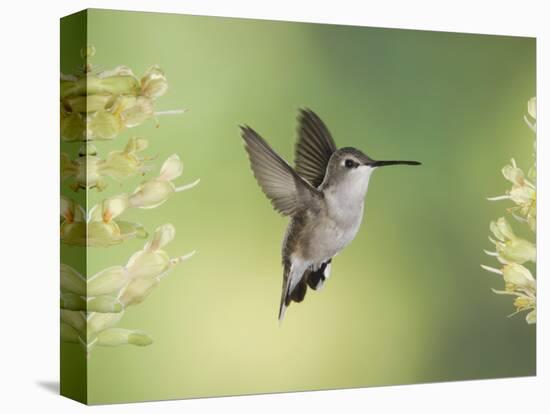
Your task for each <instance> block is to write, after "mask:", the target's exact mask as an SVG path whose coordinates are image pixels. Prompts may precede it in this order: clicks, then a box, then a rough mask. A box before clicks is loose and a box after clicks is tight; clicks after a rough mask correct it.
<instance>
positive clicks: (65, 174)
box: [61, 137, 150, 191]
mask: <svg viewBox="0 0 550 414" xmlns="http://www.w3.org/2000/svg"><path fill="white" fill-rule="evenodd" d="M147 145H148V142H147V140H146V139H144V138H138V137H132V138H130V139H129V140H128V143H127V144H126V147H125V148H124V149H123V150H121V151H111V152H110V153H109V154H107V157H106V159H101V158H100V157H98V156H97V149H96V147H95V145H94V144H92V143H89V142H88V143H85V144H83V145H82V146H81V147H80V151H79V154H78V158H76V159H74V160H71V159H70V157H69V155H68V154H67V153H64V152H63V153H61V180H65V179H68V178H72V179H73V183H72V184H71V188H72V189H73V190H75V191H78V190H79V189H86V188H88V189H92V188H95V189H97V190H98V191H101V190H103V189H104V188H105V187H106V186H107V182H106V180H105V178H106V177H109V178H112V179H114V180H117V181H123V180H125V179H127V178H130V177H133V176H134V175H137V174H142V175H143V174H145V173H146V172H147V171H148V170H149V167H148V166H147V165H146V164H145V162H146V161H149V160H150V158H145V157H141V156H139V152H141V151H143V150H144V149H146V148H147Z"/></svg>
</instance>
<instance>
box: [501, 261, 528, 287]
mask: <svg viewBox="0 0 550 414" xmlns="http://www.w3.org/2000/svg"><path fill="white" fill-rule="evenodd" d="M502 275H503V277H504V281H505V282H506V283H510V284H512V285H513V286H517V287H521V288H525V289H534V288H535V279H534V278H533V276H532V275H531V272H530V271H529V270H528V269H527V268H526V267H524V266H522V265H519V264H517V263H510V264H507V265H504V267H503V268H502Z"/></svg>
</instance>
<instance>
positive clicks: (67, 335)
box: [59, 322, 80, 344]
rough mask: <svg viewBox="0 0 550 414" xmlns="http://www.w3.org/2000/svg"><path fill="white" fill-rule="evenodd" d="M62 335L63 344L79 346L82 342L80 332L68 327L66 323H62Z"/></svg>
mask: <svg viewBox="0 0 550 414" xmlns="http://www.w3.org/2000/svg"><path fill="white" fill-rule="evenodd" d="M59 328H60V333H61V340H62V341H63V342H70V343H75V344H78V343H79V342H80V340H79V338H78V331H77V330H76V329H74V328H73V327H72V326H70V325H67V324H66V323H64V322H61V325H60V327H59Z"/></svg>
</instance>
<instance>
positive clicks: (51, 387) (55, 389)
mask: <svg viewBox="0 0 550 414" xmlns="http://www.w3.org/2000/svg"><path fill="white" fill-rule="evenodd" d="M36 385H38V386H39V387H40V388H42V389H44V390H46V391H48V392H51V393H53V394H56V395H59V381H36Z"/></svg>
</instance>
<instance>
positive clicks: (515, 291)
mask: <svg viewBox="0 0 550 414" xmlns="http://www.w3.org/2000/svg"><path fill="white" fill-rule="evenodd" d="M527 110H528V114H529V116H527V115H526V116H525V118H524V119H525V122H526V123H527V125H528V126H529V127H530V128H531V129H532V130H533V132H535V133H536V98H532V99H530V100H529V102H528V105H527ZM535 148H536V146H535ZM502 175H503V176H504V178H506V179H507V180H508V181H510V182H511V183H512V187H511V188H510V189H509V190H508V191H506V193H505V194H504V195H501V196H497V197H490V198H489V200H491V201H498V200H511V201H512V202H513V203H514V206H513V207H511V208H509V209H508V212H510V213H511V215H512V217H513V218H514V219H516V221H517V222H519V223H525V224H527V225H528V227H529V229H530V230H531V231H532V232H533V233H535V232H536V225H537V210H536V197H537V191H536V164H533V166H532V167H531V168H530V169H529V172H528V174H527V175H526V174H525V173H524V172H523V170H522V169H521V168H519V167H518V166H517V165H516V162H515V160H514V159H512V161H511V163H510V164H509V165H506V166H505V167H504V168H503V169H502ZM489 228H490V230H491V232H492V233H493V237H489V240H490V241H491V243H493V244H494V246H495V250H494V251H488V250H485V253H486V254H487V255H489V256H494V257H495V258H496V259H497V260H498V262H499V263H500V267H498V268H495V267H491V266H486V265H482V266H481V267H482V268H483V269H485V270H487V271H489V272H492V273H496V274H498V275H500V276H502V278H503V280H504V290H496V289H493V292H495V293H496V294H500V295H510V296H513V297H515V299H514V307H515V308H516V311H515V312H514V313H513V314H512V315H515V314H516V313H519V312H524V311H525V312H527V316H526V321H527V323H529V324H533V323H536V319H537V316H536V315H537V311H536V301H537V286H536V280H535V277H534V276H533V274H532V273H531V271H530V270H529V269H528V268H527V267H526V266H527V264H528V263H531V264H534V263H536V260H537V257H536V256H537V249H536V245H535V243H533V242H531V241H529V240H527V239H525V238H521V237H518V236H516V234H515V233H514V231H513V230H512V227H511V225H510V223H509V222H508V221H507V220H506V218H504V217H500V218H499V219H498V220H496V221H493V222H491V224H490V226H489Z"/></svg>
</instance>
